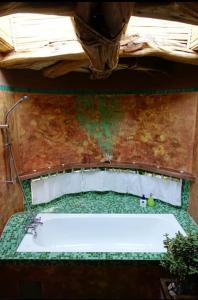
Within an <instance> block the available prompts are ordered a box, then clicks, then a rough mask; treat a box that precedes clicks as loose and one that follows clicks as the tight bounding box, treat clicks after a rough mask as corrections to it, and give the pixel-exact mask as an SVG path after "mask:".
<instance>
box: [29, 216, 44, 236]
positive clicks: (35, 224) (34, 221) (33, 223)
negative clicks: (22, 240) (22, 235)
mask: <svg viewBox="0 0 198 300" xmlns="http://www.w3.org/2000/svg"><path fill="white" fill-rule="evenodd" d="M39 224H40V225H43V222H41V218H35V217H34V218H31V219H30V224H28V225H27V226H26V233H29V234H33V236H34V237H37V232H36V228H37V227H38V225H39Z"/></svg>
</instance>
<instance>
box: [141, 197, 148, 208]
mask: <svg viewBox="0 0 198 300" xmlns="http://www.w3.org/2000/svg"><path fill="white" fill-rule="evenodd" d="M146 202H147V200H146V198H145V196H144V195H142V197H141V198H140V206H141V207H146Z"/></svg>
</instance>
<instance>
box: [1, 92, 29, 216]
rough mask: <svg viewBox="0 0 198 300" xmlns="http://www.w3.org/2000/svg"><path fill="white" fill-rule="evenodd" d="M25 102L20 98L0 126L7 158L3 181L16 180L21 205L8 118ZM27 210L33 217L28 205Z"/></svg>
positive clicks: (24, 97)
mask: <svg viewBox="0 0 198 300" xmlns="http://www.w3.org/2000/svg"><path fill="white" fill-rule="evenodd" d="M26 100H28V96H23V97H21V98H20V99H19V100H18V101H17V102H16V103H15V104H14V105H13V106H12V107H11V108H10V109H9V110H8V111H7V113H6V114H5V117H4V124H0V129H3V133H4V135H3V136H4V146H5V147H6V150H7V151H6V152H7V158H8V164H7V167H8V178H7V179H6V180H5V182H6V183H12V184H14V183H15V182H16V179H17V180H18V183H19V186H20V188H21V191H22V195H23V201H24V202H23V203H25V194H24V190H23V186H22V182H21V178H20V176H19V172H18V169H17V165H16V161H15V158H14V153H13V149H12V142H11V135H10V130H9V117H10V114H11V113H12V112H13V111H14V110H15V109H16V107H17V106H18V104H20V103H21V102H23V101H26ZM12 162H13V166H14V170H15V174H16V177H15V179H14V176H13V170H12ZM6 177H7V176H6ZM28 208H29V213H30V215H31V216H32V218H33V217H34V216H33V213H32V211H31V209H30V207H29V205H28Z"/></svg>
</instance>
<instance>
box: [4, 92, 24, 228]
mask: <svg viewBox="0 0 198 300" xmlns="http://www.w3.org/2000/svg"><path fill="white" fill-rule="evenodd" d="M14 101H15V98H14V97H13V95H12V93H9V92H3V91H0V124H3V120H4V115H5V112H6V111H7V110H8V109H9V107H11V106H12V105H13V104H14ZM16 124H17V122H16V119H15V118H13V119H12V120H11V122H10V129H11V132H12V142H13V145H14V147H15V155H16V157H17V149H16V140H17V128H16ZM5 156H6V153H5V146H4V140H3V135H2V131H0V233H1V231H2V230H3V227H4V225H5V224H6V222H7V220H8V219H9V218H10V217H11V215H13V214H14V213H15V212H17V211H22V210H23V201H22V193H21V190H20V188H19V185H18V184H17V183H16V184H7V183H6V182H5V181H6V179H7V172H6V162H5Z"/></svg>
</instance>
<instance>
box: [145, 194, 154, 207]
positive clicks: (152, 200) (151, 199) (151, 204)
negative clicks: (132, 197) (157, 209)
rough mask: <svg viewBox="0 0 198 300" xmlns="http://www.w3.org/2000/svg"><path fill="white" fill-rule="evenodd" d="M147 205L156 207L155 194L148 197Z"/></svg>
mask: <svg viewBox="0 0 198 300" xmlns="http://www.w3.org/2000/svg"><path fill="white" fill-rule="evenodd" d="M147 203H148V206H150V207H153V206H155V201H154V199H153V194H150V196H149V197H148V200H147Z"/></svg>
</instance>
